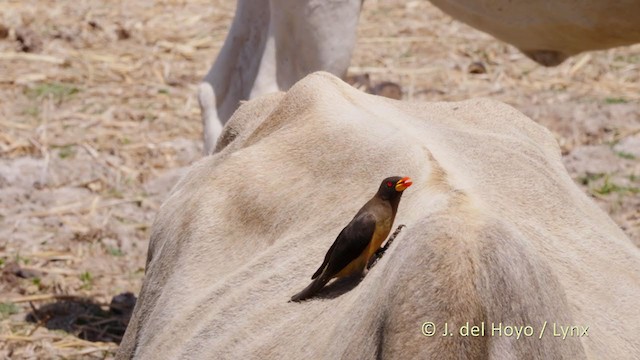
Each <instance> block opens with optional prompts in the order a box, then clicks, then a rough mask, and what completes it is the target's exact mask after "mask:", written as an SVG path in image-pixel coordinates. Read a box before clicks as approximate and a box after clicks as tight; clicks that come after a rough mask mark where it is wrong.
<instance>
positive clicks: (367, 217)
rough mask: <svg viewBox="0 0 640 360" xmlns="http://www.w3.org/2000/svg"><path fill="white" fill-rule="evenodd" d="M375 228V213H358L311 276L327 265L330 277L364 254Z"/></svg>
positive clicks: (320, 271) (317, 274)
mask: <svg viewBox="0 0 640 360" xmlns="http://www.w3.org/2000/svg"><path fill="white" fill-rule="evenodd" d="M375 230H376V218H375V216H373V214H371V213H366V212H365V213H360V214H357V215H356V217H355V218H353V220H351V222H350V223H349V224H348V225H347V226H345V228H344V229H342V231H341V232H340V234H339V235H338V237H337V238H336V240H335V241H334V242H333V245H331V247H330V248H329V251H327V254H326V255H325V257H324V262H323V263H322V265H320V268H319V269H318V270H317V271H316V272H315V274H313V276H312V277H311V278H312V279H315V278H316V277H318V276H319V275H320V274H321V273H322V271H324V269H325V267H326V268H327V275H329V276H330V277H333V275H335V274H337V273H338V272H340V270H342V269H344V268H345V267H346V266H347V265H349V263H350V262H351V261H353V260H355V259H356V258H357V257H358V256H360V254H362V252H363V251H364V249H365V248H366V247H367V245H369V242H371V238H372V237H373V233H374V232H375Z"/></svg>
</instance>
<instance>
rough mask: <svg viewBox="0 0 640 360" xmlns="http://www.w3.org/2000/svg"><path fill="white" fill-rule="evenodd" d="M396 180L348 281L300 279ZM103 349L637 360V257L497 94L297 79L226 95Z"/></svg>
mask: <svg viewBox="0 0 640 360" xmlns="http://www.w3.org/2000/svg"><path fill="white" fill-rule="evenodd" d="M395 174H402V175H403V176H409V177H411V179H413V185H412V186H411V187H410V188H408V189H407V190H405V194H404V195H403V200H402V203H401V204H400V206H399V208H398V212H397V214H396V217H395V224H396V225H405V227H404V228H403V229H402V231H400V232H399V234H398V235H397V237H396V238H395V240H394V241H393V243H392V244H391V245H390V246H389V247H388V248H387V250H386V252H385V253H384V255H383V256H382V257H381V258H380V259H379V260H378V261H377V263H375V265H374V266H372V267H371V268H370V269H369V271H368V273H367V274H366V276H364V278H351V279H349V278H345V279H340V280H337V281H334V282H332V283H329V284H328V285H327V286H326V287H325V288H324V289H323V290H321V291H320V292H319V293H317V294H316V296H314V297H313V298H311V299H308V300H307V301H304V302H301V303H295V302H289V299H290V297H291V295H293V294H294V293H296V292H297V291H299V290H300V289H301V288H303V287H304V286H306V285H307V284H308V283H309V280H310V279H309V278H310V275H311V274H312V273H313V271H315V270H316V268H317V267H318V265H319V263H320V262H322V258H323V256H324V254H325V253H326V251H327V249H328V248H329V246H330V245H331V243H332V242H333V240H334V239H335V238H336V236H337V235H338V233H339V232H340V229H342V228H343V227H344V226H345V225H346V224H348V223H349V221H350V220H351V218H352V216H353V214H355V212H356V211H357V210H358V208H359V207H360V206H362V204H363V203H364V202H365V201H366V200H368V199H370V198H371V196H372V195H373V194H374V193H375V191H376V189H377V187H378V185H379V184H380V181H381V179H384V178H385V177H387V176H390V175H395ZM145 271H146V273H145V277H144V280H143V285H142V289H141V292H140V296H139V300H138V302H137V304H136V306H135V309H134V312H133V315H132V319H131V321H130V323H129V325H128V328H127V330H126V333H125V335H124V338H123V341H122V343H121V346H120V349H119V351H118V354H117V357H118V358H119V359H130V358H136V359H212V358H215V359H244V358H248V359H254V358H255V359H257V358H260V359H428V358H437V359H487V358H489V359H518V358H527V359H638V358H640V340H638V336H637V334H638V333H640V306H639V305H640V300H639V299H640V250H639V249H638V248H637V247H635V246H634V245H633V244H632V242H631V241H630V240H629V238H628V237H627V236H626V235H625V234H624V233H623V231H622V230H621V229H620V228H619V227H618V226H617V225H616V224H615V223H614V222H613V221H612V220H611V219H610V218H609V216H608V215H607V214H606V213H604V212H603V211H602V210H601V209H600V208H599V207H598V206H597V205H596V204H595V203H594V202H593V201H592V199H590V198H588V197H587V196H586V195H585V194H584V193H583V192H582V191H581V190H580V189H579V188H578V186H577V185H576V184H575V183H574V182H573V181H572V179H571V178H570V177H569V175H568V173H567V171H566V170H565V168H564V166H563V164H562V162H561V155H560V149H559V147H558V145H557V143H556V141H555V140H554V138H553V136H552V135H551V134H550V132H549V131H548V130H547V129H545V128H544V127H542V126H540V125H538V124H536V123H535V122H533V121H532V120H530V119H529V118H527V117H526V116H525V115H523V114H522V113H520V112H518V111H517V110H515V109H514V108H512V107H510V106H508V105H505V104H503V103H500V102H497V101H493V100H488V99H474V100H467V101H461V102H432V103H429V102H402V101H397V100H392V99H387V98H383V97H379V96H375V95H371V94H366V93H364V92H361V91H359V90H357V89H355V88H353V87H351V86H349V85H348V84H346V83H345V82H343V81H342V80H340V79H339V78H338V77H335V76H334V75H331V74H329V73H324V72H319V73H313V74H311V75H309V76H307V77H305V78H303V79H302V80H301V81H299V82H298V83H296V84H295V85H294V86H293V87H291V89H290V90H289V91H288V92H286V93H282V92H277V93H271V94H266V95H263V96H260V97H258V98H256V99H254V100H251V101H248V102H245V103H244V104H243V105H241V106H240V107H239V109H238V110H237V111H236V112H235V113H234V115H233V117H232V118H231V119H230V121H229V123H228V124H227V125H226V126H225V128H224V131H223V134H222V136H221V137H220V141H218V143H217V146H216V149H215V153H214V154H213V155H212V156H206V157H204V158H202V159H201V160H199V161H198V162H196V163H195V164H193V165H192V167H191V168H190V170H189V171H188V172H187V173H186V175H185V176H184V177H183V178H182V179H181V180H180V181H179V182H178V184H177V185H176V186H175V187H174V189H173V190H172V191H171V193H170V195H169V196H168V198H167V200H166V201H165V202H164V204H163V205H162V207H161V208H160V210H159V212H158V214H157V217H156V219H155V221H154V224H153V226H152V230H151V240H150V244H149V249H148V256H147V262H146V270H145Z"/></svg>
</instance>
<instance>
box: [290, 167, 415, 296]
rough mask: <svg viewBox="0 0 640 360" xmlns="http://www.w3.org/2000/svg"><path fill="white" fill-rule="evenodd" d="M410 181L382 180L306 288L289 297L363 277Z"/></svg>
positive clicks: (312, 294) (345, 228)
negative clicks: (349, 277)
mask: <svg viewBox="0 0 640 360" xmlns="http://www.w3.org/2000/svg"><path fill="white" fill-rule="evenodd" d="M412 184H413V182H412V181H411V178H409V177H400V176H392V177H388V178H386V179H384V180H382V183H381V184H380V187H379V188H378V192H376V194H375V195H374V196H373V197H372V198H371V200H369V201H367V203H366V204H364V206H362V208H360V210H359V211H358V212H357V213H356V215H355V216H354V217H353V219H352V220H351V222H349V224H347V226H345V227H344V228H343V229H342V231H341V232H340V234H338V237H337V238H336V240H335V241H334V242H333V245H331V247H330V248H329V251H327V254H326V255H325V257H324V261H323V262H322V265H320V267H319V268H318V270H316V272H315V273H314V274H313V276H311V279H312V280H313V281H312V282H311V284H309V286H307V287H306V288H304V289H303V290H302V291H300V292H299V293H297V294H295V295H293V296H292V297H291V301H293V302H299V301H303V300H306V299H309V298H310V297H312V296H314V295H315V294H316V293H317V292H318V291H320V289H322V288H323V287H324V286H325V285H326V284H327V283H328V282H329V281H330V280H331V279H333V278H342V277H347V276H351V275H356V274H359V275H364V274H365V271H366V267H367V264H368V263H369V260H370V259H371V257H372V256H373V255H374V254H375V253H376V251H377V250H378V249H379V248H380V246H381V245H382V243H383V242H384V240H385V239H386V238H387V236H388V235H389V232H390V231H391V228H392V226H393V221H394V219H395V217H396V212H397V211H398V204H399V203H400V198H401V197H402V194H403V192H404V191H405V190H406V189H407V188H408V187H409V186H411V185H412Z"/></svg>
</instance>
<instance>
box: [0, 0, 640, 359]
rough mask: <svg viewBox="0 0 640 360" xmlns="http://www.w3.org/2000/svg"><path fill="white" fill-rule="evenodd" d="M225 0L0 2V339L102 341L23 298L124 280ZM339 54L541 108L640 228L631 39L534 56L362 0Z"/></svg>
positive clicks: (32, 353) (42, 299)
mask: <svg viewBox="0 0 640 360" xmlns="http://www.w3.org/2000/svg"><path fill="white" fill-rule="evenodd" d="M234 6H235V4H234V2H233V1H219V0H190V1H179V0H174V1H169V0H165V1H153V2H152V1H148V0H139V1H135V2H125V1H109V2H101V1H97V0H84V1H50V0H47V1H45V0H40V1H36V0H20V1H17V0H11V1H3V2H2V3H1V4H0V96H1V98H2V103H1V104H2V105H0V222H1V223H2V225H1V227H0V260H1V261H2V282H0V299H1V301H0V302H2V305H0V356H2V357H4V358H12V359H22V358H109V357H112V355H113V351H114V349H116V347H117V345H116V344H115V343H113V342H90V341H85V340H81V339H79V338H77V337H75V336H73V335H71V334H68V333H66V332H63V331H58V330H48V329H46V328H45V327H43V326H41V325H42V323H36V324H33V323H28V322H26V321H25V315H26V314H27V313H28V312H31V311H33V308H36V309H42V306H43V305H44V304H47V303H56V302H57V303H60V302H61V301H63V300H64V297H65V296H73V297H76V296H80V297H82V298H88V299H91V300H92V301H94V302H95V303H97V306H98V308H100V309H102V310H103V311H107V307H106V305H107V304H109V302H110V300H111V298H112V297H113V296H114V295H116V294H119V293H122V292H126V291H132V292H134V293H137V291H138V289H139V286H140V282H141V279H142V276H143V266H144V259H145V255H146V247H147V241H148V236H149V228H150V226H151V222H152V219H153V216H154V213H155V211H156V210H157V208H158V206H159V204H160V203H161V201H162V199H163V197H164V196H165V195H166V193H167V191H168V190H169V188H170V186H171V185H172V184H173V181H175V179H176V176H177V174H178V173H179V172H178V170H176V169H179V168H181V167H184V166H186V165H188V164H189V163H191V162H193V161H194V160H196V159H198V158H199V154H200V151H201V145H200V120H199V110H198V108H197V102H196V100H195V96H194V94H195V86H196V84H197V83H198V82H199V80H200V78H201V77H202V76H203V75H204V74H205V72H206V71H207V70H208V67H209V66H210V64H211V63H212V61H213V59H214V56H215V54H216V52H217V51H218V49H219V47H220V46H221V44H222V42H223V40H224V37H225V35H226V30H227V27H228V24H229V22H230V20H231V17H232V15H233V14H232V12H233V8H234ZM3 27H4V28H5V29H7V30H8V32H7V34H6V37H4V38H2V37H3V36H2V35H3V34H2V33H3V31H2V28H3ZM24 50H27V51H28V52H25V51H24ZM473 62H482V63H483V65H484V67H485V68H486V70H487V72H486V73H481V74H471V73H469V71H468V68H469V66H470V64H471V63H473ZM352 63H353V66H352V68H351V69H350V72H351V73H363V72H367V73H370V74H371V78H372V80H373V82H374V83H375V82H380V81H383V80H387V81H394V82H396V83H398V84H400V85H401V86H402V87H403V89H404V91H405V95H404V98H405V99H408V100H430V101H431V100H459V99H466V98H469V97H478V96H490V97H493V98H496V99H498V100H502V101H505V102H507V103H509V104H511V105H513V106H515V107H516V108H518V109H520V110H521V111H523V112H525V113H526V114H528V115H529V116H531V117H532V118H534V119H535V120H536V121H538V122H540V123H542V124H544V125H546V126H548V127H549V128H550V129H551V130H552V131H553V132H554V134H555V135H556V137H557V138H558V141H559V142H560V144H561V145H562V148H563V151H564V153H565V154H566V156H565V160H566V164H567V167H568V168H569V170H570V172H571V174H572V176H574V178H575V179H576V181H577V182H578V183H580V184H581V185H582V186H583V188H584V189H585V191H588V192H589V193H591V194H592V195H593V196H594V197H595V198H596V200H597V201H598V203H599V204H601V205H602V207H603V208H604V209H606V210H607V211H609V213H610V214H611V215H612V216H613V218H614V219H615V220H616V221H617V222H618V223H619V224H620V225H621V226H623V228H624V229H625V230H626V231H627V232H628V233H629V234H630V235H631V237H632V238H633V239H634V241H635V242H636V243H640V212H639V210H638V209H639V208H640V194H639V193H638V191H637V189H638V187H640V180H639V178H640V165H639V160H638V159H639V158H640V155H634V154H635V153H636V152H638V154H640V146H639V145H638V143H639V142H640V139H639V138H640V134H639V131H640V108H639V106H638V105H639V104H640V46H634V47H629V48H624V49H615V50H608V51H600V52H593V53H589V54H583V55H579V56H577V57H575V58H573V59H570V60H569V61H567V62H566V63H565V64H563V65H561V66H559V67H557V68H552V69H548V68H542V67H539V66H538V65H536V64H534V63H533V62H531V61H530V60H528V59H526V58H525V57H524V56H523V55H521V54H520V53H519V52H518V51H516V50H515V49H513V48H512V47H510V46H507V45H505V44H502V43H500V42H498V41H496V40H494V39H492V38H491V37H489V36H487V35H485V34H482V33H480V32H477V31H475V30H472V29H470V28H469V27H467V26H465V25H463V24H460V23H458V22H454V21H452V20H451V19H450V18H448V17H447V16H446V15H443V14H442V13H441V12H439V11H438V10H437V9H434V8H433V7H432V6H431V5H430V4H428V3H426V2H422V1H410V2H406V1H374V0H368V1H367V2H366V3H365V9H364V12H363V14H362V15H361V21H360V28H359V44H358V47H357V49H356V52H355V55H354V59H353V62H352ZM61 296H62V297H63V298H61ZM30 304H31V305H30ZM32 306H33V308H32ZM96 311H97V310H96Z"/></svg>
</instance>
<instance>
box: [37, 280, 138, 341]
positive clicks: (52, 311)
mask: <svg viewBox="0 0 640 360" xmlns="http://www.w3.org/2000/svg"><path fill="white" fill-rule="evenodd" d="M135 304H136V297H135V296H134V295H133V294H132V293H130V292H126V293H122V294H120V295H116V296H114V297H113V298H112V299H111V303H109V304H100V303H97V302H95V301H93V300H92V299H90V298H84V297H60V298H58V299H57V301H56V302H53V303H49V304H45V305H42V306H40V307H39V308H36V307H35V306H34V305H33V304H31V308H32V310H33V311H32V312H30V313H29V314H27V317H26V320H27V321H28V322H31V323H36V324H38V326H44V327H46V328H47V329H50V330H64V331H66V332H68V333H71V334H73V335H75V336H77V337H79V338H81V339H83V340H87V341H101V342H115V343H118V344H119V343H120V341H121V340H122V336H123V335H124V331H125V330H126V329H127V324H128V323H129V319H130V318H131V312H132V311H133V307H134V305H135Z"/></svg>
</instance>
